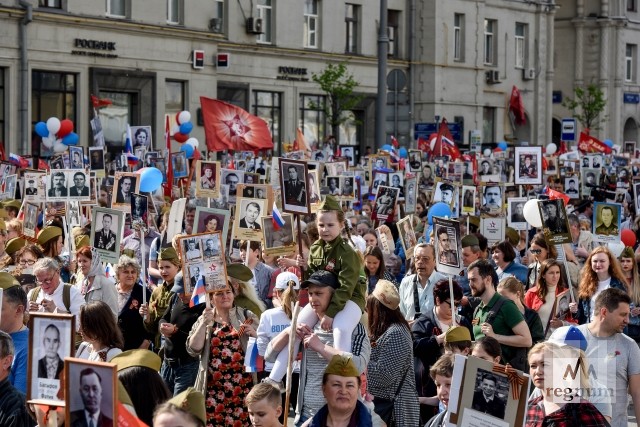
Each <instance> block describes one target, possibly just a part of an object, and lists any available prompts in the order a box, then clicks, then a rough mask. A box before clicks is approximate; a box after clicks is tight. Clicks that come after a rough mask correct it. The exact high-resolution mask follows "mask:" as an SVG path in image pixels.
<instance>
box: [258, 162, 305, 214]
mask: <svg viewBox="0 0 640 427" xmlns="http://www.w3.org/2000/svg"><path fill="white" fill-rule="evenodd" d="M306 177H307V164H306V163H305V162H299V161H293V160H286V159H280V188H281V189H282V192H281V194H282V210H283V211H285V212H290V213H301V214H308V213H310V209H309V191H308V190H307V179H306ZM263 215H264V214H263Z"/></svg>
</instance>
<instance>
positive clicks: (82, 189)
mask: <svg viewBox="0 0 640 427" xmlns="http://www.w3.org/2000/svg"><path fill="white" fill-rule="evenodd" d="M68 176H69V178H70V179H69V182H70V183H71V186H70V187H69V197H71V198H74V199H86V200H88V199H89V195H90V194H89V176H88V174H87V173H86V172H84V171H72V172H69V175H68Z"/></svg>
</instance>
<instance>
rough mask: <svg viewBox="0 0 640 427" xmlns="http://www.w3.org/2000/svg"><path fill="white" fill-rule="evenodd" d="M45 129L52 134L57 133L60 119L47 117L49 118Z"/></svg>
mask: <svg viewBox="0 0 640 427" xmlns="http://www.w3.org/2000/svg"><path fill="white" fill-rule="evenodd" d="M47 130H48V131H49V132H50V133H52V134H54V135H55V134H57V133H58V131H59V130H60V119H58V118H56V117H49V120H47Z"/></svg>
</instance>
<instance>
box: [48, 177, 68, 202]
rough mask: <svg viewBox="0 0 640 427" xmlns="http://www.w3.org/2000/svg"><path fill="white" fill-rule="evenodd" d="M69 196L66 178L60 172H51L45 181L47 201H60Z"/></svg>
mask: <svg viewBox="0 0 640 427" xmlns="http://www.w3.org/2000/svg"><path fill="white" fill-rule="evenodd" d="M68 196H69V190H68V188H67V176H66V174H65V173H64V171H62V170H52V171H51V175H50V176H49V179H48V180H47V199H48V200H60V199H66V198H67V197H68Z"/></svg>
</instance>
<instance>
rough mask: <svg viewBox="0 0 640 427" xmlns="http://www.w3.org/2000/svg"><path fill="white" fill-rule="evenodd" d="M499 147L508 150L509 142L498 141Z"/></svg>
mask: <svg viewBox="0 0 640 427" xmlns="http://www.w3.org/2000/svg"><path fill="white" fill-rule="evenodd" d="M498 148H500V149H501V150H502V151H507V143H506V142H504V141H500V142H498Z"/></svg>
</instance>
